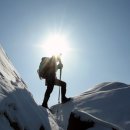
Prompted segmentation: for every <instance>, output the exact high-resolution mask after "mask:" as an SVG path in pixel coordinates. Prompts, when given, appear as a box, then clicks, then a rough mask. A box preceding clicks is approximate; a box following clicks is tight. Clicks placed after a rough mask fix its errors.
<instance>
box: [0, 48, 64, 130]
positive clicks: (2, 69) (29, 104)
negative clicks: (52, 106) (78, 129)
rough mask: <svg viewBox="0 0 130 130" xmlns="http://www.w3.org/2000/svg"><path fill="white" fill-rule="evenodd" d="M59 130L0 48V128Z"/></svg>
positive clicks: (4, 129)
mask: <svg viewBox="0 0 130 130" xmlns="http://www.w3.org/2000/svg"><path fill="white" fill-rule="evenodd" d="M43 128H44V129H45V130H52V129H53V130H61V128H60V127H59V126H58V125H57V123H56V122H55V120H54V118H53V116H52V114H51V113H50V112H49V111H48V110H46V109H45V108H43V107H41V106H38V105H37V104H36V102H35V101H34V99H33V97H32V95H31V93H30V92H29V91H28V90H27V86H26V84H25V83H24V82H23V80H22V78H21V77H20V76H19V74H18V73H17V71H16V69H15V68H14V66H13V65H12V63H11V61H10V60H9V58H8V56H7V54H6V53H5V52H4V50H3V49H2V48H0V130H14V129H19V130H43Z"/></svg>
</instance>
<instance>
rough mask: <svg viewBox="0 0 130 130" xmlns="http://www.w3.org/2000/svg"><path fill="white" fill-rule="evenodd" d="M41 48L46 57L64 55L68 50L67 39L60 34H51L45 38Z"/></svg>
mask: <svg viewBox="0 0 130 130" xmlns="http://www.w3.org/2000/svg"><path fill="white" fill-rule="evenodd" d="M43 48H44V50H45V52H46V54H47V55H49V56H51V55H58V54H60V53H61V54H63V55H64V54H65V53H67V51H68V50H69V49H70V48H69V45H68V40H67V38H66V37H65V36H64V35H62V34H51V35H50V36H48V37H47V39H46V41H45V43H44V44H43Z"/></svg>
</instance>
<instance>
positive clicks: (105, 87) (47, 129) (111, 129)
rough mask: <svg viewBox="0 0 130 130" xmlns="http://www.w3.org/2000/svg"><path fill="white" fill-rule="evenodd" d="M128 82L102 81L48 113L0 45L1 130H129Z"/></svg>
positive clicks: (129, 90)
mask: <svg viewBox="0 0 130 130" xmlns="http://www.w3.org/2000/svg"><path fill="white" fill-rule="evenodd" d="M129 97H130V85H127V84H124V83H120V82H105V83H101V84H99V85H96V86H95V87H92V89H91V90H89V91H87V92H84V93H82V94H81V95H79V96H77V97H73V98H72V100H71V101H69V102H67V103H65V104H57V105H55V106H52V107H51V112H50V111H49V110H47V109H45V108H43V107H42V106H38V105H37V103H36V102H35V101H34V99H33V97H32V95H31V93H30V92H29V91H28V89H27V85H26V84H25V82H24V81H23V80H22V78H21V77H20V75H19V74H18V72H17V71H16V69H15V68H14V66H13V65H12V63H11V61H10V59H9V58H8V56H7V54H6V53H5V51H4V50H3V49H2V48H0V130H130V102H129Z"/></svg>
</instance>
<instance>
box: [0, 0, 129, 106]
mask: <svg viewBox="0 0 130 130" xmlns="http://www.w3.org/2000/svg"><path fill="white" fill-rule="evenodd" d="M56 31H57V32H60V33H63V34H66V35H67V38H68V41H69V46H70V47H71V48H73V50H71V51H70V52H68V55H67V56H66V58H65V59H64V61H63V64H64V68H63V74H62V79H63V80H64V81H66V82H67V95H68V96H76V95H79V94H80V93H82V92H85V91H87V90H88V89H89V88H91V87H92V86H94V85H96V84H99V83H102V82H109V81H110V82H111V81H119V82H124V83H130V68H129V67H130V1H129V0H81V1H80V0H22V1H20V0H1V1H0V43H1V44H2V46H3V48H4V49H5V51H6V52H7V54H8V55H9V57H10V59H11V61H12V62H13V64H14V66H15V67H16V69H17V70H18V72H19V73H20V75H21V77H22V78H23V79H24V81H25V82H26V84H27V85H28V89H29V91H31V93H32V95H33V97H34V99H35V101H36V102H37V103H38V104H41V103H42V100H43V97H44V92H45V90H46V86H45V85H44V81H41V80H39V78H38V76H37V72H36V71H37V68H38V66H39V63H40V60H41V57H43V56H46V54H45V52H44V50H42V48H39V47H38V46H37V45H38V44H41V43H42V41H44V39H45V38H46V37H47V35H48V34H49V32H56ZM57 75H59V73H57ZM57 99H58V87H57V86H55V89H54V91H53V93H52V95H51V98H50V101H49V105H53V104H56V103H57Z"/></svg>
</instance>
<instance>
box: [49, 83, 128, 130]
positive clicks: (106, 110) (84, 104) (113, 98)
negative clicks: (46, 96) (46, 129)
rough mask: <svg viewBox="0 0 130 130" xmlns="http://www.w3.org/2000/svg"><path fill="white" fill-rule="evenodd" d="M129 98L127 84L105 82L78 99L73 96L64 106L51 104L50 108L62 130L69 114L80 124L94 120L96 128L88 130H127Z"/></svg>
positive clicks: (65, 126)
mask: <svg viewBox="0 0 130 130" xmlns="http://www.w3.org/2000/svg"><path fill="white" fill-rule="evenodd" d="M129 97H130V86H129V85H127V84H124V83H120V82H106V83H102V84H99V85H97V86H95V87H94V88H93V89H91V90H89V91H87V92H85V93H83V94H81V95H80V96H77V97H73V99H72V100H71V101H70V102H68V103H66V104H63V105H61V104H60V105H55V106H53V107H52V108H51V109H52V111H53V113H54V115H55V118H57V121H58V122H59V125H60V126H61V127H63V128H64V129H65V130H67V126H68V121H69V117H70V114H72V113H71V112H73V113H74V114H75V116H79V117H80V118H81V119H82V120H84V121H85V120H92V121H94V122H95V123H96V124H97V125H95V127H93V128H89V129H90V130H99V129H100V130H110V129H111V130H112V128H115V129H117V130H118V129H119V130H130V102H129ZM96 126H98V127H97V128H96ZM99 126H104V127H105V128H103V127H99Z"/></svg>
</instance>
